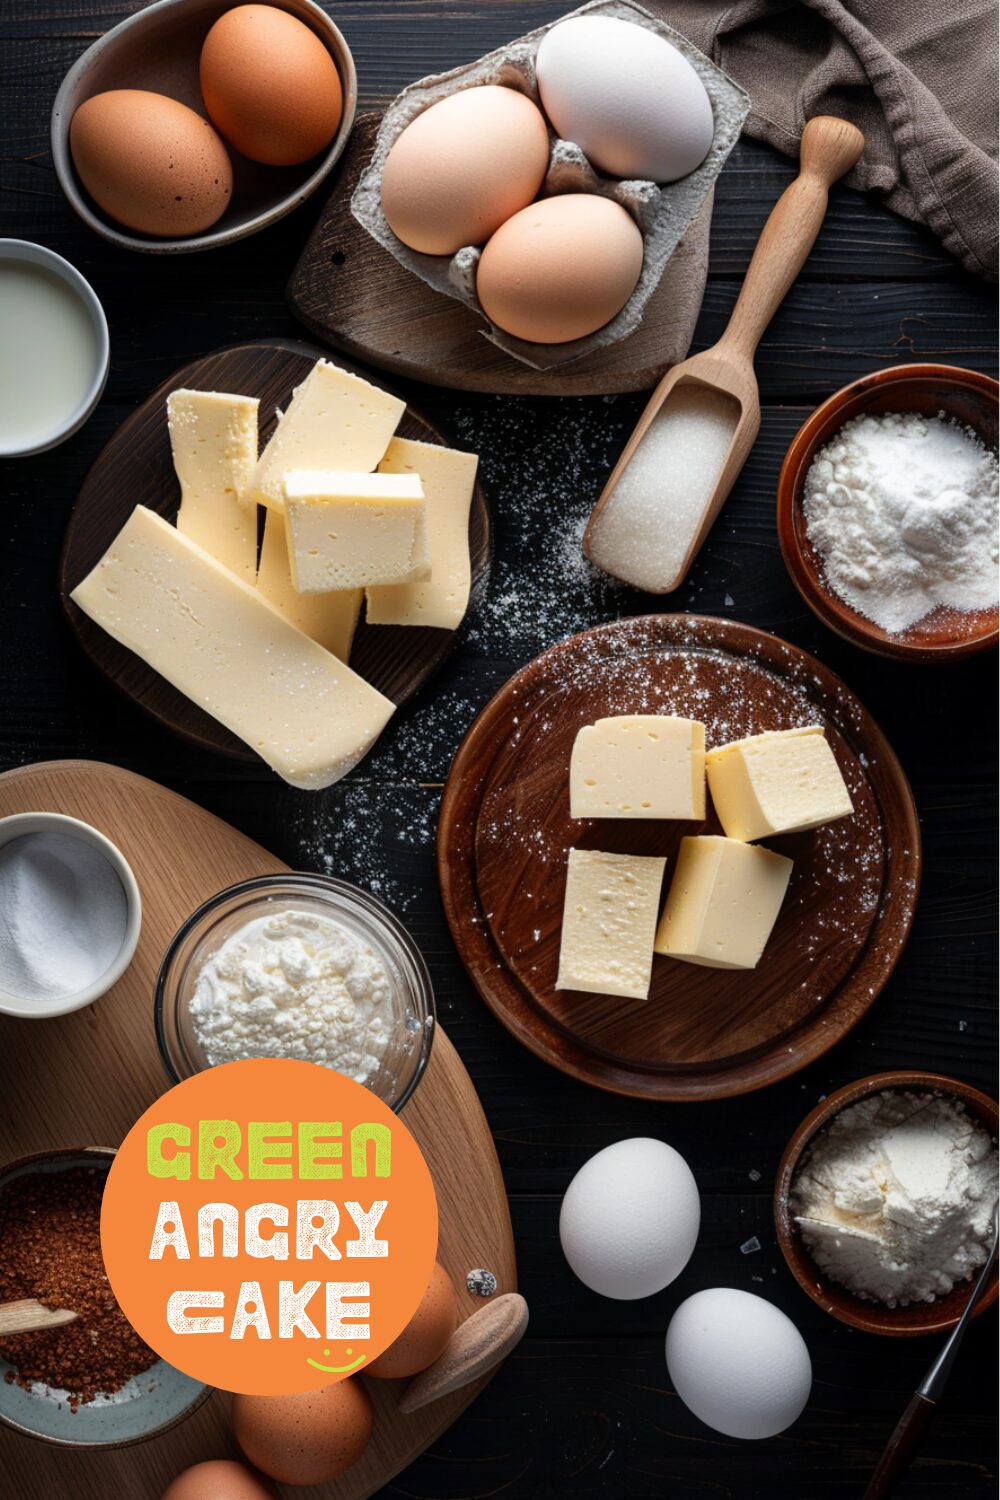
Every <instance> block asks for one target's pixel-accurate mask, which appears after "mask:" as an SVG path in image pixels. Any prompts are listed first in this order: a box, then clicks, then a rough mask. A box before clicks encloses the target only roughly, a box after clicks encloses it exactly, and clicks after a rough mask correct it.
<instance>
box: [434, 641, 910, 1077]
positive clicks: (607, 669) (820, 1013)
mask: <svg viewBox="0 0 1000 1500" xmlns="http://www.w3.org/2000/svg"><path fill="white" fill-rule="evenodd" d="M640 713H667V714H678V715H680V716H682V717H685V718H695V719H700V720H702V721H703V722H704V724H705V726H706V734H707V742H708V745H709V747H711V746H713V745H719V744H725V743H727V742H728V741H730V740H735V739H740V738H742V737H743V736H745V735H749V734H757V733H760V732H761V731H763V730H765V729H788V728H792V727H795V726H797V725H805V724H811V723H822V724H823V725H824V727H825V729H826V731H827V738H828V740H829V742H830V744H831V746H832V748H833V751H834V754H835V755H836V757H837V760H838V762H839V764H840V766H841V769H842V771H843V773H844V777H845V779H846V781H847V785H848V787H849V789H850V793H851V797H852V800H853V802H854V807H855V814H854V816H853V817H852V818H846V819H843V820H841V821H840V822H837V823H832V824H829V825H827V826H826V827H824V828H819V829H815V830H813V831H812V832H810V833H804V834H798V835H793V836H787V837H785V838H781V839H773V840H770V841H769V847H773V848H775V849H777V850H778V851H779V852H781V853H784V854H787V855H789V856H790V857H792V858H793V860H794V862H795V869H794V871H793V875H792V882H791V885H790V887H789V893H788V896H787V897H786V900H785V904H784V906H783V908H782V911H781V914H780V916H779V918H778V922H777V924H776V926H775V929H774V932H773V933H772V936H771V939H770V941H769V943H768V945H767V948H766V950H765V952H764V956H763V958H762V959H761V962H760V964H759V965H758V967H757V968H756V969H754V970H752V971H747V970H733V971H726V970H718V969H706V968H701V967H699V966H697V965H693V964H684V963H680V962H678V961H676V960H672V959H667V958H662V957H660V956H656V957H655V958H654V962H653V979H652V984H651V987H650V995H649V999H648V1000H647V1001H629V1000H620V999H614V998H611V997H607V996H601V995H585V994H580V993H576V992H573V991H556V990H555V988H554V986H555V979H556V972H557V968H558V961H559V941H560V933H561V929H562V909H563V900H564V895H565V884H566V882H565V869H566V856H567V851H568V850H569V849H570V848H571V847H575V848H584V849H602V850H607V851H611V852H621V853H626V852H628V853H635V854H656V855H661V856H666V858H667V861H668V870H667V879H668V880H669V878H670V874H671V871H672V868H673V864H674V861H675V858H676V854H677V850H678V847H679V843H680V840H681V838H682V837H683V836H684V835H685V834H692V833H718V832H720V831H721V830H720V827H719V824H718V821H717V820H716V818H715V815H714V813H712V812H711V811H710V813H709V817H708V818H707V819H706V821H705V822H704V823H703V824H696V823H674V822H662V821H661V822H657V821H653V820H636V821H632V820H600V821H598V820H593V819H587V820H582V821H581V820H574V819H572V818H571V817H570V815H569V795H568V783H569V761H570V753H571V750H572V747H573V741H574V739H575V738H576V734H577V731H578V730H579V729H581V728H582V727H583V725H585V724H590V723H593V722H594V721H595V720H596V719H598V718H602V717H606V716H609V715H614V714H640ZM438 868H439V873H440V878H441V888H442V893H443V896H444V904H445V910H446V911H447V914H448V920H449V923H450V925H451V930H452V934H453V936H454V938H455V942H456V944H457V946H458V949H459V952H460V953H461V955H462V958H463V960H464V962H465V964H466V967H467V968H468V970H469V972H470V974H471V976H472V979H473V981H474V983H475V984H476V987H477V989H478V990H479V993H480V994H481V995H482V997H483V999H484V1000H485V1001H486V1004H487V1005H488V1006H489V1007H490V1009H491V1010H492V1011H493V1012H494V1014H495V1015H496V1016H497V1017H498V1018H499V1019H500V1020H501V1021H502V1022H503V1024H504V1025H505V1026H506V1027H507V1028H508V1030H510V1031H512V1032H513V1034H514V1035H515V1036H517V1037H518V1038H519V1039H520V1040H521V1041H522V1042H524V1043H525V1045H526V1046H528V1047H530V1048H531V1050H532V1051H533V1052H536V1053H537V1054H538V1055H539V1056H540V1057H543V1058H544V1059H545V1060H546V1061H547V1062H550V1063H552V1064H554V1065H555V1066H556V1067H559V1068H561V1069H563V1071H565V1072H567V1073H570V1074H572V1075H573V1076H574V1077H577V1078H581V1079H583V1080H584V1081H586V1082H588V1083H593V1084H595V1085H597V1086H598V1087H600V1088H605V1089H609V1090H611V1091H613V1092H617V1093H623V1094H632V1095H637V1096H640V1097H644V1098H653V1099H713V1098H721V1097H724V1096H726V1095H730V1094H740V1093H746V1092H749V1091H750V1090H752V1089H756V1088H761V1087H763V1086H764V1085H766V1084H768V1083H773V1082H775V1081H776V1080H777V1079H779V1078H784V1077H786V1076H787V1075H788V1074H790V1073H794V1072H795V1071H796V1070H797V1069H799V1068H801V1067H803V1066H805V1064H806V1063H808V1062H811V1061H812V1060H813V1059H814V1058H816V1057H818V1056H819V1055H820V1054H821V1053H823V1052H825V1051H826V1050H827V1049H828V1048H829V1047H831V1046H833V1044H834V1043H835V1042H836V1041H837V1040H839V1038H840V1037H842V1036H843V1035H844V1034H845V1033H846V1032H847V1031H849V1030H850V1029H851V1027H852V1026H854V1025H856V1023H857V1022H858V1021H859V1020H860V1018H861V1016H862V1015H863V1014H864V1013H865V1011H866V1010H867V1009H868V1008H869V1006H870V1005H871V1004H872V1003H873V1002H874V1000H875V998H876V996H877V995H878V993H879V991H880V990H881V989H882V987H883V985H884V984H885V983H886V981H887V979H888V978H889V975H890V974H891V973H892V970H893V968H894V966H895V964H896V961H897V959H898V958H899V955H900V953H901V951H902V948H903V945H904V943H905V941H906V938H907V935H908V933H909V929H910V924H911V921H912V918H913V911H914V907H915V905H916V898H917V889H918V885H919V875H920V832H919V826H918V822H917V814H916V809H915V807H914V804H913V798H912V794H911V792H910V789H909V786H908V784H907V781H906V777H905V775H904V773H903V770H902V768H901V766H900V765H899V762H898V761H897V760H896V757H895V755H894V754H893V752H892V750H891V749H890V747H889V745H888V744H887V742H886V740H885V739H884V738H883V736H882V734H881V732H880V731H879V729H878V727H877V726H876V725H875V724H874V722H873V721H872V719H871V718H870V717H869V715H868V714H867V713H866V711H865V709H864V708H863V707H862V706H861V704H860V703H859V702H858V700H857V699H856V698H855V697H854V696H853V694H852V693H851V692H850V691H849V690H848V689H847V687H846V686H845V685H844V684H843V683H842V682H841V681H840V679H839V678H837V677H835V676H834V675H833V673H832V672H829V671H828V670H827V669H826V668H825V667H824V666H822V665H821V664H820V663H819V662H818V661H816V660H815V659H814V658H813V657H810V656H808V655H806V653H805V652H803V651H800V650H799V649H798V648H797V647H795V646H791V645H788V644H787V643H785V642H783V641H781V640H779V639H777V638H776V637H774V636H770V635H765V634H764V633H763V632H761V631H758V630H753V629H751V628H750V627H749V626H745V625H738V624H735V623H733V622H732V621H727V620H714V619H707V618H699V617H697V616H692V615H650V616H645V617H641V618H639V619H634V620H624V621H619V622H617V623H615V624H612V625H603V626H599V627H597V628H596V629H594V630H589V631H585V632H584V633H583V634H581V635H577V636H573V637H571V638H570V639H569V640H568V641H564V642H562V643H560V644H559V645H557V646H553V647H552V648H551V649H550V650H548V651H545V652H543V653H542V655H541V656H538V657H536V658H535V660H534V661H533V662H530V663H529V664H528V666H526V667H525V668H524V669H523V670H522V671H521V672H519V673H518V674H517V675H516V676H515V677H513V678H512V679H511V680H510V682H508V683H507V684H506V685H505V686H504V687H503V688H502V689H501V690H500V692H499V693H498V694H497V695H496V696H495V697H494V698H493V699H492V701H491V702H490V703H489V704H488V705H487V706H486V708H485V709H484V710H483V712H482V713H481V714H480V715H479V717H478V719H477V720H476V722H475V723H474V724H473V726H472V728H471V729H470V731H469V733H468V734H467V736H466V738H465V740H464V742H463V744H462V745H461V747H460V749H459V752H458V754H457V755H456V757H455V761H454V763H453V765H452V768H451V773H450V775H449V778H448V783H447V786H446V789H445V794H444V799H443V802H442V806H441V820H440V825H439V833H438Z"/></svg>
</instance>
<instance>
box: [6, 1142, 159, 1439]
mask: <svg viewBox="0 0 1000 1500" xmlns="http://www.w3.org/2000/svg"><path fill="white" fill-rule="evenodd" d="M105 1176H106V1173H105V1172H104V1171H103V1170H100V1171H99V1170H97V1169H95V1168H93V1167H72V1168H70V1169H69V1170H68V1171H65V1172H32V1173H27V1174H25V1175H23V1176H21V1177H16V1178H14V1180H13V1181H12V1182H10V1183H8V1184H7V1186H6V1187H5V1188H3V1189H2V1190H0V1245H2V1246H3V1255H2V1257H0V1302H17V1301H20V1300H21V1299H22V1298H26V1297H34V1298H37V1300H38V1301H39V1302H41V1303H43V1304H44V1305H45V1306H46V1307H53V1308H55V1307H66V1308H70V1309H71V1310H72V1311H73V1312H75V1313H76V1314H77V1315H78V1316H77V1318H76V1321H75V1322H73V1323H66V1324H64V1325H63V1326H61V1327H59V1328H52V1329H46V1330H44V1331H40V1332H37V1333H21V1334H17V1335H16V1336H14V1337H13V1338H7V1339H2V1340H0V1356H2V1357H3V1358H4V1359H6V1360H8V1361H9V1363H10V1364H12V1365H13V1366H14V1367H15V1368H14V1371H8V1372H7V1374H6V1375H5V1377H4V1378H5V1379H6V1380H7V1381H8V1382H11V1381H13V1380H15V1379H16V1381H17V1383H18V1384H19V1385H20V1386H23V1387H24V1389H25V1390H30V1389H31V1387H32V1385H33V1384H34V1383H35V1382H41V1383H42V1384H44V1385H46V1386H49V1387H52V1388H54V1389H56V1390H63V1391H68V1392H69V1393H70V1402H69V1404H70V1406H71V1407H72V1408H73V1409H74V1410H75V1409H76V1408H77V1406H79V1405H80V1404H81V1403H82V1402H87V1401H92V1400H93V1399H94V1397H95V1396H96V1395H97V1394H98V1393H99V1392H103V1393H107V1394H111V1393H113V1392H115V1391H118V1390H120V1389H121V1388H122V1386H123V1385H126V1384H127V1383H128V1381H129V1380H131V1379H132V1377H133V1376H135V1375H138V1374H141V1372H142V1371H143V1370H148V1369H149V1367H150V1365H152V1364H153V1363H154V1361H155V1360H156V1355H155V1354H154V1353H153V1351H152V1350H151V1349H150V1348H149V1347H148V1345H147V1344H145V1343H144V1342H143V1341H142V1339H141V1338H140V1337H139V1335H138V1334H137V1333H136V1332H135V1331H134V1330H133V1328H132V1327H131V1325H130V1324H129V1323H128V1321H127V1320H126V1318H125V1315H124V1313H123V1312H122V1310H121V1308H120V1307H119V1306H118V1303H117V1302H116V1301H115V1298H114V1294H113V1293H112V1291H111V1287H110V1285H109V1284H108V1278H107V1273H106V1272H105V1269H104V1262H103V1260H102V1258H101V1198H102V1195H103V1192H104V1181H105Z"/></svg>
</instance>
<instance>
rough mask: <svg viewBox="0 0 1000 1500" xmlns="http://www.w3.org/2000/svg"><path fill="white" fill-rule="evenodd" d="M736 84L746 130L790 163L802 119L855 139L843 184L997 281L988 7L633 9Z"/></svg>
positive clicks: (843, 3) (693, 0)
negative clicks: (858, 146)
mask: <svg viewBox="0 0 1000 1500" xmlns="http://www.w3.org/2000/svg"><path fill="white" fill-rule="evenodd" d="M643 3H644V4H646V6H647V8H648V9H649V10H651V11H652V12H653V13H654V14H655V15H658V16H660V17H661V18H662V19H663V20H664V21H667V22H668V23H669V24H670V25H671V26H676V27H677V29H678V31H681V32H683V33H684V35H685V36H687V37H689V38H690V39H691V41H692V42H694V44H695V46H696V47H699V48H700V49H701V50H702V51H703V52H705V53H706V54H707V55H708V56H709V57H711V59H712V61H713V62H715V63H717V64H718V66H719V67H720V68H723V69H724V70H725V71H726V72H727V73H728V74H729V75H730V77H732V78H734V79H735V80H736V82H737V83H741V84H742V85H743V87H744V88H745V89H746V90H747V92H748V93H749V95H750V97H751V99H752V100H753V108H752V110H751V113H750V117H749V119H748V121H747V124H746V127H745V128H746V130H747V133H748V134H749V135H752V136H755V137H756V138H757V139H759V140H764V141H768V142H769V143H770V144H771V145H772V146H776V147H777V148H778V150H779V151H784V152H786V153H788V154H789V155H797V154H798V142H799V137H800V135H801V134H802V127H803V125H804V124H805V122H806V120H808V119H810V118H811V116H813V115H819V114H832V115H843V116H844V117H845V118H846V119H848V120H851V121H853V122H854V124H855V125H857V126H859V127H860V129H861V130H863V131H864V133H865V142H866V144H865V153H864V155H863V157H862V158H861V161H860V162H859V163H858V165H857V166H856V167H855V168H854V170H853V172H851V173H850V174H849V175H848V177H847V178H846V179H845V180H846V182H847V183H848V184H849V185H850V186H851V187H856V188H861V189H868V188H874V189H876V190H877V191H878V192H880V193H881V194H882V195H883V196H884V198H885V201H886V203H887V204H888V205H889V207H890V208H893V209H895V211H896V212H897V213H899V214H902V215H903V216H904V217H905V218H907V219H915V220H916V221H917V222H919V223H922V224H926V225H927V226H928V228H929V229H931V230H932V231H933V233H934V234H936V235H937V237H938V239H939V240H940V241H941V243H942V244H943V245H944V246H945V248H946V249H948V250H949V251H950V252H951V253H952V254H953V255H954V256H956V257H957V258H958V260H960V261H961V262H962V264H963V265H964V266H965V267H967V269H968V270H970V271H975V272H976V273H977V274H978V275H980V276H985V277H988V278H989V279H991V280H993V281H995V280H996V279H997V269H998V265H997V261H998V249H997V219H998V192H997V12H996V5H995V0H735V3H731V4H720V3H718V0H714V3H713V0H643Z"/></svg>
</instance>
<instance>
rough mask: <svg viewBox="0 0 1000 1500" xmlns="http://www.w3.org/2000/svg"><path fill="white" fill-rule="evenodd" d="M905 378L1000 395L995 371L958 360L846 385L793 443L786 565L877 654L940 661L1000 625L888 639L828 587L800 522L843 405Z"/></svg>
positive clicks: (781, 530)
mask: <svg viewBox="0 0 1000 1500" xmlns="http://www.w3.org/2000/svg"><path fill="white" fill-rule="evenodd" d="M906 381H909V382H910V383H911V384H912V383H914V382H917V383H926V384H928V385H932V384H934V383H938V384H941V383H946V384H949V385H953V386H957V387H961V388H964V389H966V390H969V391H975V392H977V393H979V394H981V395H984V396H989V397H991V398H992V399H993V401H994V402H996V401H997V400H998V398H1000V383H998V382H997V381H996V380H994V379H993V378H992V376H989V375H984V374H982V373H981V372H980V371H978V370H965V369H963V368H962V367H961V366H959V365H947V364H940V363H934V362H924V363H919V364H906V365H893V366H891V367H890V368H888V369H885V370H877V371H875V372H873V373H872V374H869V375H863V376H862V377H861V378H860V379H859V380H852V381H851V382H850V384H848V385H845V386H841V387H840V389H839V390H837V391H834V392H833V394H832V395H830V396H828V397H827V398H826V400H825V401H823V402H821V403H820V405H819V406H817V407H816V409H815V410H814V411H813V412H811V413H810V414H809V416H808V417H807V418H806V420H805V421H804V422H803V423H802V425H801V427H800V428H799V429H798V431H797V432H796V434H795V436H794V437H793V438H792V440H791V442H790V443H789V445H788V449H787V451H786V453H785V457H784V459H783V461H782V465H781V473H780V475H779V478H778V493H777V525H778V541H779V543H780V546H781V555H782V557H783V559H784V562H785V567H786V568H787V569H788V572H789V575H790V576H791V579H792V582H793V583H794V585H795V587H796V589H797V590H798V592H799V594H800V595H801V597H802V598H803V599H804V600H805V602H806V604H807V605H808V606H809V608H810V609H811V610H812V612H813V614H814V615H816V616H817V618H818V619H819V620H821V621H822V623H823V624H824V625H826V626H827V627H828V628H829V629H830V630H832V631H834V632H835V633H836V634H837V635H839V636H841V637H843V639H845V640H847V641H850V642H851V644H852V645H855V646H860V647H861V648H862V650H865V651H871V652H873V653H874V654H875V655H877V656H886V657H890V658H893V659H894V660H898V661H907V662H910V663H916V664H936V663H939V662H946V661H955V660H957V659H958V658H961V657H966V656H973V655H975V654H977V653H978V652H981V651H987V650H989V649H990V648H991V647H993V646H995V645H996V644H997V640H998V639H1000V630H998V627H997V626H993V628H992V629H990V630H984V631H981V632H980V633H979V634H978V635H970V636H957V637H951V638H949V639H945V640H941V641H937V642H933V641H926V640H924V641H907V640H905V639H904V638H902V637H900V638H899V639H898V640H895V639H892V638H888V639H887V638H886V637H885V636H884V634H883V633H882V632H881V631H880V630H879V627H878V626H877V625H875V624H874V622H873V621H871V620H866V619H865V617H864V615H861V614H859V613H858V612H857V611H856V610H854V609H852V608H851V606H850V605H849V604H847V603H845V601H844V600H842V599H839V598H837V597H836V596H835V595H834V594H832V592H831V591H830V590H829V589H828V588H827V587H826V585H825V584H824V583H823V581H822V579H821V578H820V577H819V576H818V574H817V571H816V568H815V566H814V564H813V563H812V562H811V561H809V560H808V559H807V558H806V557H805V556H804V554H803V551H802V546H801V542H800V538H799V534H798V526H797V524H796V516H797V513H798V511H799V509H800V506H801V490H802V485H803V482H804V479H805V474H806V471H807V469H808V466H809V464H810V463H811V462H812V459H813V458H814V456H815V454H816V451H817V449H818V448H819V447H820V446H821V444H822V443H823V442H825V441H827V440H828V439H829V438H830V437H832V436H833V434H834V433H835V432H836V431H838V430H839V428H840V427H841V426H843V424H844V422H846V421H847V420H849V418H848V417H847V416H846V415H843V412H844V409H845V408H846V407H847V406H848V405H849V404H850V403H851V402H852V401H853V400H854V399H856V398H859V397H862V396H865V395H867V394H869V393H871V392H875V391H878V390H880V389H883V388H884V387H886V386H892V385H895V384H897V383H900V384H901V383H903V382H906ZM863 409H864V408H863V407H859V411H858V412H857V413H854V415H859V414H860V412H861V411H862V410H863Z"/></svg>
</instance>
